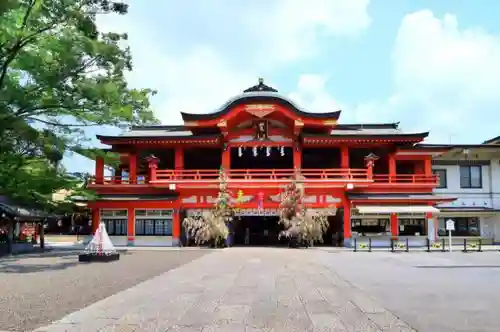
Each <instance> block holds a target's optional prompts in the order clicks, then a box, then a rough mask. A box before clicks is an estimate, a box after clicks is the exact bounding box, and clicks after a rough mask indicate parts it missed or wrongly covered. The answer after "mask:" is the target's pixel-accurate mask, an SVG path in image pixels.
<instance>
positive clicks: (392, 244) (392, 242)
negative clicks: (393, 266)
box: [391, 238, 394, 252]
mask: <svg viewBox="0 0 500 332" xmlns="http://www.w3.org/2000/svg"><path fill="white" fill-rule="evenodd" d="M391 251H392V252H394V239H392V238H391Z"/></svg>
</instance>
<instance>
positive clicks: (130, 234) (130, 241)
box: [127, 207, 135, 246]
mask: <svg viewBox="0 0 500 332" xmlns="http://www.w3.org/2000/svg"><path fill="white" fill-rule="evenodd" d="M127 212H128V220H127V245H129V246H133V245H134V241H135V209H134V208H131V207H129V208H128V211H127Z"/></svg>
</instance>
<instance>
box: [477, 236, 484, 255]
mask: <svg viewBox="0 0 500 332" xmlns="http://www.w3.org/2000/svg"><path fill="white" fill-rule="evenodd" d="M477 251H478V252H482V251H483V240H482V239H481V238H479V242H478V247H477Z"/></svg>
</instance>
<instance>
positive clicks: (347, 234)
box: [344, 198, 352, 246]
mask: <svg viewBox="0 0 500 332" xmlns="http://www.w3.org/2000/svg"><path fill="white" fill-rule="evenodd" d="M351 237H352V234H351V202H349V200H348V199H347V198H345V199H344V246H345V245H346V242H350V239H351ZM346 240H347V241H346Z"/></svg>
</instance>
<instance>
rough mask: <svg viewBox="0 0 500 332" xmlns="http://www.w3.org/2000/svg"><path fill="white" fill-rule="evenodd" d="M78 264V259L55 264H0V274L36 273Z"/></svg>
mask: <svg viewBox="0 0 500 332" xmlns="http://www.w3.org/2000/svg"><path fill="white" fill-rule="evenodd" d="M75 265H78V261H74V262H62V263H57V264H26V265H25V264H0V274H2V273H36V272H42V271H47V270H51V271H57V270H64V269H67V268H70V267H73V266H75Z"/></svg>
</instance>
